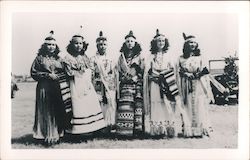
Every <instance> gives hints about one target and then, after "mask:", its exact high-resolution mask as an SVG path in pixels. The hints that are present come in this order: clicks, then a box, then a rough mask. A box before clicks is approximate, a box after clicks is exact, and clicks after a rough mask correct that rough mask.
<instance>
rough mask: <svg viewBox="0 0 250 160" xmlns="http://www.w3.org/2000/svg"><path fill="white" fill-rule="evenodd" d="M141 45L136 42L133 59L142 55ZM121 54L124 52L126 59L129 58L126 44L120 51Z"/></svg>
mask: <svg viewBox="0 0 250 160" xmlns="http://www.w3.org/2000/svg"><path fill="white" fill-rule="evenodd" d="M141 50H142V49H141V45H140V44H139V43H137V42H135V46H134V47H133V48H132V53H133V54H132V55H131V56H132V57H135V56H137V55H139V54H141ZM120 52H123V53H124V55H125V57H126V58H127V56H128V53H129V48H128V47H127V45H126V43H125V42H124V43H123V45H122V47H121V49H120Z"/></svg>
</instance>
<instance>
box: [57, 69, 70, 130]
mask: <svg viewBox="0 0 250 160" xmlns="http://www.w3.org/2000/svg"><path fill="white" fill-rule="evenodd" d="M58 77H59V85H60V89H61V95H62V100H63V104H64V109H65V112H66V123H67V124H66V126H69V125H70V120H71V117H72V99H71V93H70V84H69V81H68V79H67V76H66V73H64V72H63V73H60V74H58Z"/></svg>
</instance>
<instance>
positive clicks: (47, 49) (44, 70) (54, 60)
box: [30, 31, 65, 145]
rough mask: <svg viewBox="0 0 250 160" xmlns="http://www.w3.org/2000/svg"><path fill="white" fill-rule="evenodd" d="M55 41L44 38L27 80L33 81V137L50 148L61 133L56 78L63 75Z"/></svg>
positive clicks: (60, 113)
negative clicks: (34, 98)
mask: <svg viewBox="0 0 250 160" xmlns="http://www.w3.org/2000/svg"><path fill="white" fill-rule="evenodd" d="M59 52H60V50H59V48H58V46H57V44H56V40H55V38H54V37H53V31H51V35H50V36H48V37H47V38H46V39H45V42H44V44H43V45H42V47H41V48H40V49H39V51H38V55H37V57H36V58H35V60H34V62H33V63H32V66H31V71H30V73H31V77H32V78H33V79H34V80H36V81H37V82H38V83H37V87H36V109H35V123H34V127H33V131H34V134H33V137H34V138H35V139H41V140H43V141H44V142H45V143H46V144H48V145H52V144H55V143H57V142H59V139H60V137H62V136H63V130H64V125H65V122H64V117H65V111H64V103H63V100H62V95H61V91H60V84H59V75H60V74H61V73H63V72H64V67H63V63H62V61H61V59H60V58H59V57H58V53H59Z"/></svg>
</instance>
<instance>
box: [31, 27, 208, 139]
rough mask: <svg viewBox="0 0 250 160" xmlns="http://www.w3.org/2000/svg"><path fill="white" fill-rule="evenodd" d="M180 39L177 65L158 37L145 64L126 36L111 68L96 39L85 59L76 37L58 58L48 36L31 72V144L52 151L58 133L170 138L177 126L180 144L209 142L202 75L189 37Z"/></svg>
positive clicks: (164, 40) (103, 39) (101, 43)
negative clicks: (194, 139)
mask: <svg viewBox="0 0 250 160" xmlns="http://www.w3.org/2000/svg"><path fill="white" fill-rule="evenodd" d="M184 39H185V44H184V49H183V53H184V54H183V56H181V57H180V59H179V63H177V65H176V63H175V61H174V59H173V58H172V57H173V55H171V54H170V53H169V52H168V49H169V43H168V39H167V38H166V37H165V35H163V34H160V33H159V30H157V33H156V35H155V36H154V38H153V40H152V41H151V49H150V51H151V54H150V55H149V56H148V57H147V58H142V55H141V47H140V44H139V43H138V42H137V41H136V37H135V35H134V34H133V32H132V31H130V32H129V34H128V35H126V36H125V42H124V43H123V45H122V47H121V50H120V52H121V54H120V56H119V58H118V62H117V64H116V65H115V64H114V63H113V61H111V60H110V58H108V56H107V53H106V48H107V38H106V37H104V36H103V33H102V32H100V34H99V37H98V38H97V40H96V43H97V52H96V55H95V56H93V57H91V58H89V57H87V55H86V54H85V51H86V50H87V47H88V44H87V43H86V42H85V40H84V37H83V36H82V35H81V34H76V35H74V36H73V37H72V39H71V41H70V43H69V45H68V46H67V52H68V54H65V55H64V56H61V55H60V56H59V55H58V53H59V52H60V51H59V48H58V46H57V45H56V42H55V38H53V33H51V36H49V37H47V38H46V39H45V42H44V44H43V45H42V48H41V49H40V50H39V52H38V55H37V57H36V59H35V60H34V62H33V64H32V67H31V76H32V77H33V78H34V79H35V80H36V81H38V84H37V92H36V112H35V123H34V138H36V139H43V140H44V141H45V142H46V143H48V144H53V143H56V142H58V141H59V138H60V136H63V133H64V131H66V132H68V133H70V134H88V133H92V132H94V131H97V130H100V129H102V128H105V127H106V128H107V127H108V130H107V131H108V132H110V131H115V132H116V134H117V135H118V136H129V137H132V136H142V135H143V134H146V135H149V136H153V137H164V136H167V137H170V138H171V137H174V136H176V135H177V133H178V132H179V131H178V130H176V127H177V126H178V127H180V126H181V127H182V133H183V135H184V136H186V137H193V136H202V135H203V134H206V135H208V127H210V126H209V123H208V122H207V119H208V117H207V107H206V106H207V105H208V103H209V101H208V98H210V95H211V94H210V93H211V90H210V88H209V86H210V85H208V83H209V79H208V76H205V75H207V74H208V71H207V70H206V69H205V68H204V66H203V65H202V61H201V56H200V53H199V52H200V51H199V49H198V44H197V42H195V41H194V36H191V37H190V36H189V37H187V36H186V35H184ZM204 77H206V78H204ZM179 92H180V94H179ZM177 111H178V114H177ZM178 115H180V116H178ZM177 119H181V120H182V121H178V120H177ZM178 122H181V124H178Z"/></svg>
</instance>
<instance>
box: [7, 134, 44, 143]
mask: <svg viewBox="0 0 250 160" xmlns="http://www.w3.org/2000/svg"><path fill="white" fill-rule="evenodd" d="M41 143H42V140H36V139H34V138H33V135H32V134H26V135H24V136H21V137H18V138H12V139H11V144H23V145H39V144H41Z"/></svg>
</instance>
